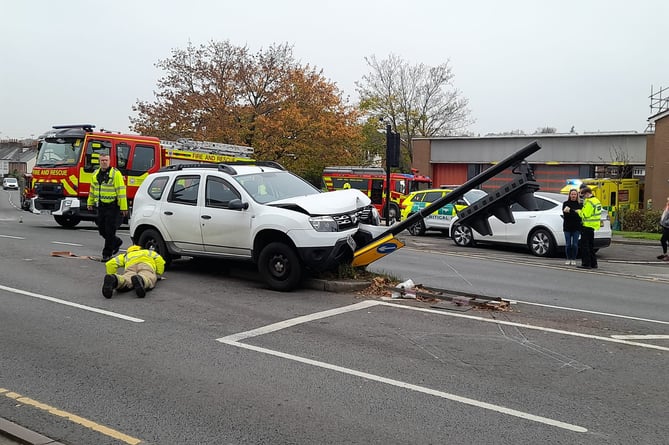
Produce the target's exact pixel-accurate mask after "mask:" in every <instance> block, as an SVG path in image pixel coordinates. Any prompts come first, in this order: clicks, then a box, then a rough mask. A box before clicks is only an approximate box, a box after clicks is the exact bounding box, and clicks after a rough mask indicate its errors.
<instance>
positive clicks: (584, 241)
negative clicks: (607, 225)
mask: <svg viewBox="0 0 669 445" xmlns="http://www.w3.org/2000/svg"><path fill="white" fill-rule="evenodd" d="M581 265H583V266H586V267H597V256H596V255H595V229H593V228H592V227H583V229H582V232H581Z"/></svg>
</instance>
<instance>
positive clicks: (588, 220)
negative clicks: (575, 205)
mask: <svg viewBox="0 0 669 445" xmlns="http://www.w3.org/2000/svg"><path fill="white" fill-rule="evenodd" d="M576 212H577V213H578V214H579V216H580V217H581V220H582V221H583V226H584V227H590V228H591V229H594V230H598V229H599V228H600V227H601V219H602V203H600V202H599V199H597V198H595V197H594V196H591V197H590V198H587V199H586V200H585V201H583V208H582V209H581V210H577V211H576Z"/></svg>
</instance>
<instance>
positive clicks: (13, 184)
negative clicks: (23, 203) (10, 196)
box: [2, 178, 19, 190]
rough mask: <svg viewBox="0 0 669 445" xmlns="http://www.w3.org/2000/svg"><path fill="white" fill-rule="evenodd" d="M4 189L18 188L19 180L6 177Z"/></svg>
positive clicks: (3, 183)
mask: <svg viewBox="0 0 669 445" xmlns="http://www.w3.org/2000/svg"><path fill="white" fill-rule="evenodd" d="M2 189H3V190H18V189H19V181H17V180H16V178H4V179H3V180H2Z"/></svg>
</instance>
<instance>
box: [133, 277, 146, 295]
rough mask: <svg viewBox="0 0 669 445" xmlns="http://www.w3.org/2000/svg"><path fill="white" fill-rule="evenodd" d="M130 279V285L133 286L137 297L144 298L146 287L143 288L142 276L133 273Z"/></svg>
mask: <svg viewBox="0 0 669 445" xmlns="http://www.w3.org/2000/svg"><path fill="white" fill-rule="evenodd" d="M131 280H132V285H133V286H134V287H135V293H136V294H137V298H144V296H145V295H146V289H144V278H142V277H141V276H139V275H134V276H133V277H132V278H131Z"/></svg>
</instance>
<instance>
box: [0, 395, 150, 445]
mask: <svg viewBox="0 0 669 445" xmlns="http://www.w3.org/2000/svg"><path fill="white" fill-rule="evenodd" d="M0 394H2V395H4V396H5V397H8V398H10V399H14V400H16V401H17V402H19V403H22V404H24V405H28V406H32V407H34V408H37V409H41V410H43V411H46V412H48V413H50V414H53V415H55V416H58V417H63V418H65V419H67V420H69V421H70V422H74V423H77V424H79V425H82V426H84V427H86V428H88V429H91V430H93V431H97V432H98V433H101V434H104V435H105V436H109V437H112V438H114V439H117V440H120V441H122V442H125V443H127V444H131V445H137V444H139V443H141V442H142V441H141V440H140V439H137V438H134V437H131V436H128V435H127V434H123V433H121V432H119V431H116V430H113V429H111V428H108V427H106V426H104V425H100V424H99V423H95V422H93V421H91V420H88V419H84V418H83V417H80V416H77V415H75V414H72V413H68V412H67V411H63V410H60V409H58V408H55V407H53V406H50V405H47V404H45V403H42V402H38V401H37V400H33V399H31V398H29V397H24V396H22V395H21V394H17V393H15V392H12V391H9V390H8V389H5V388H0Z"/></svg>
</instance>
